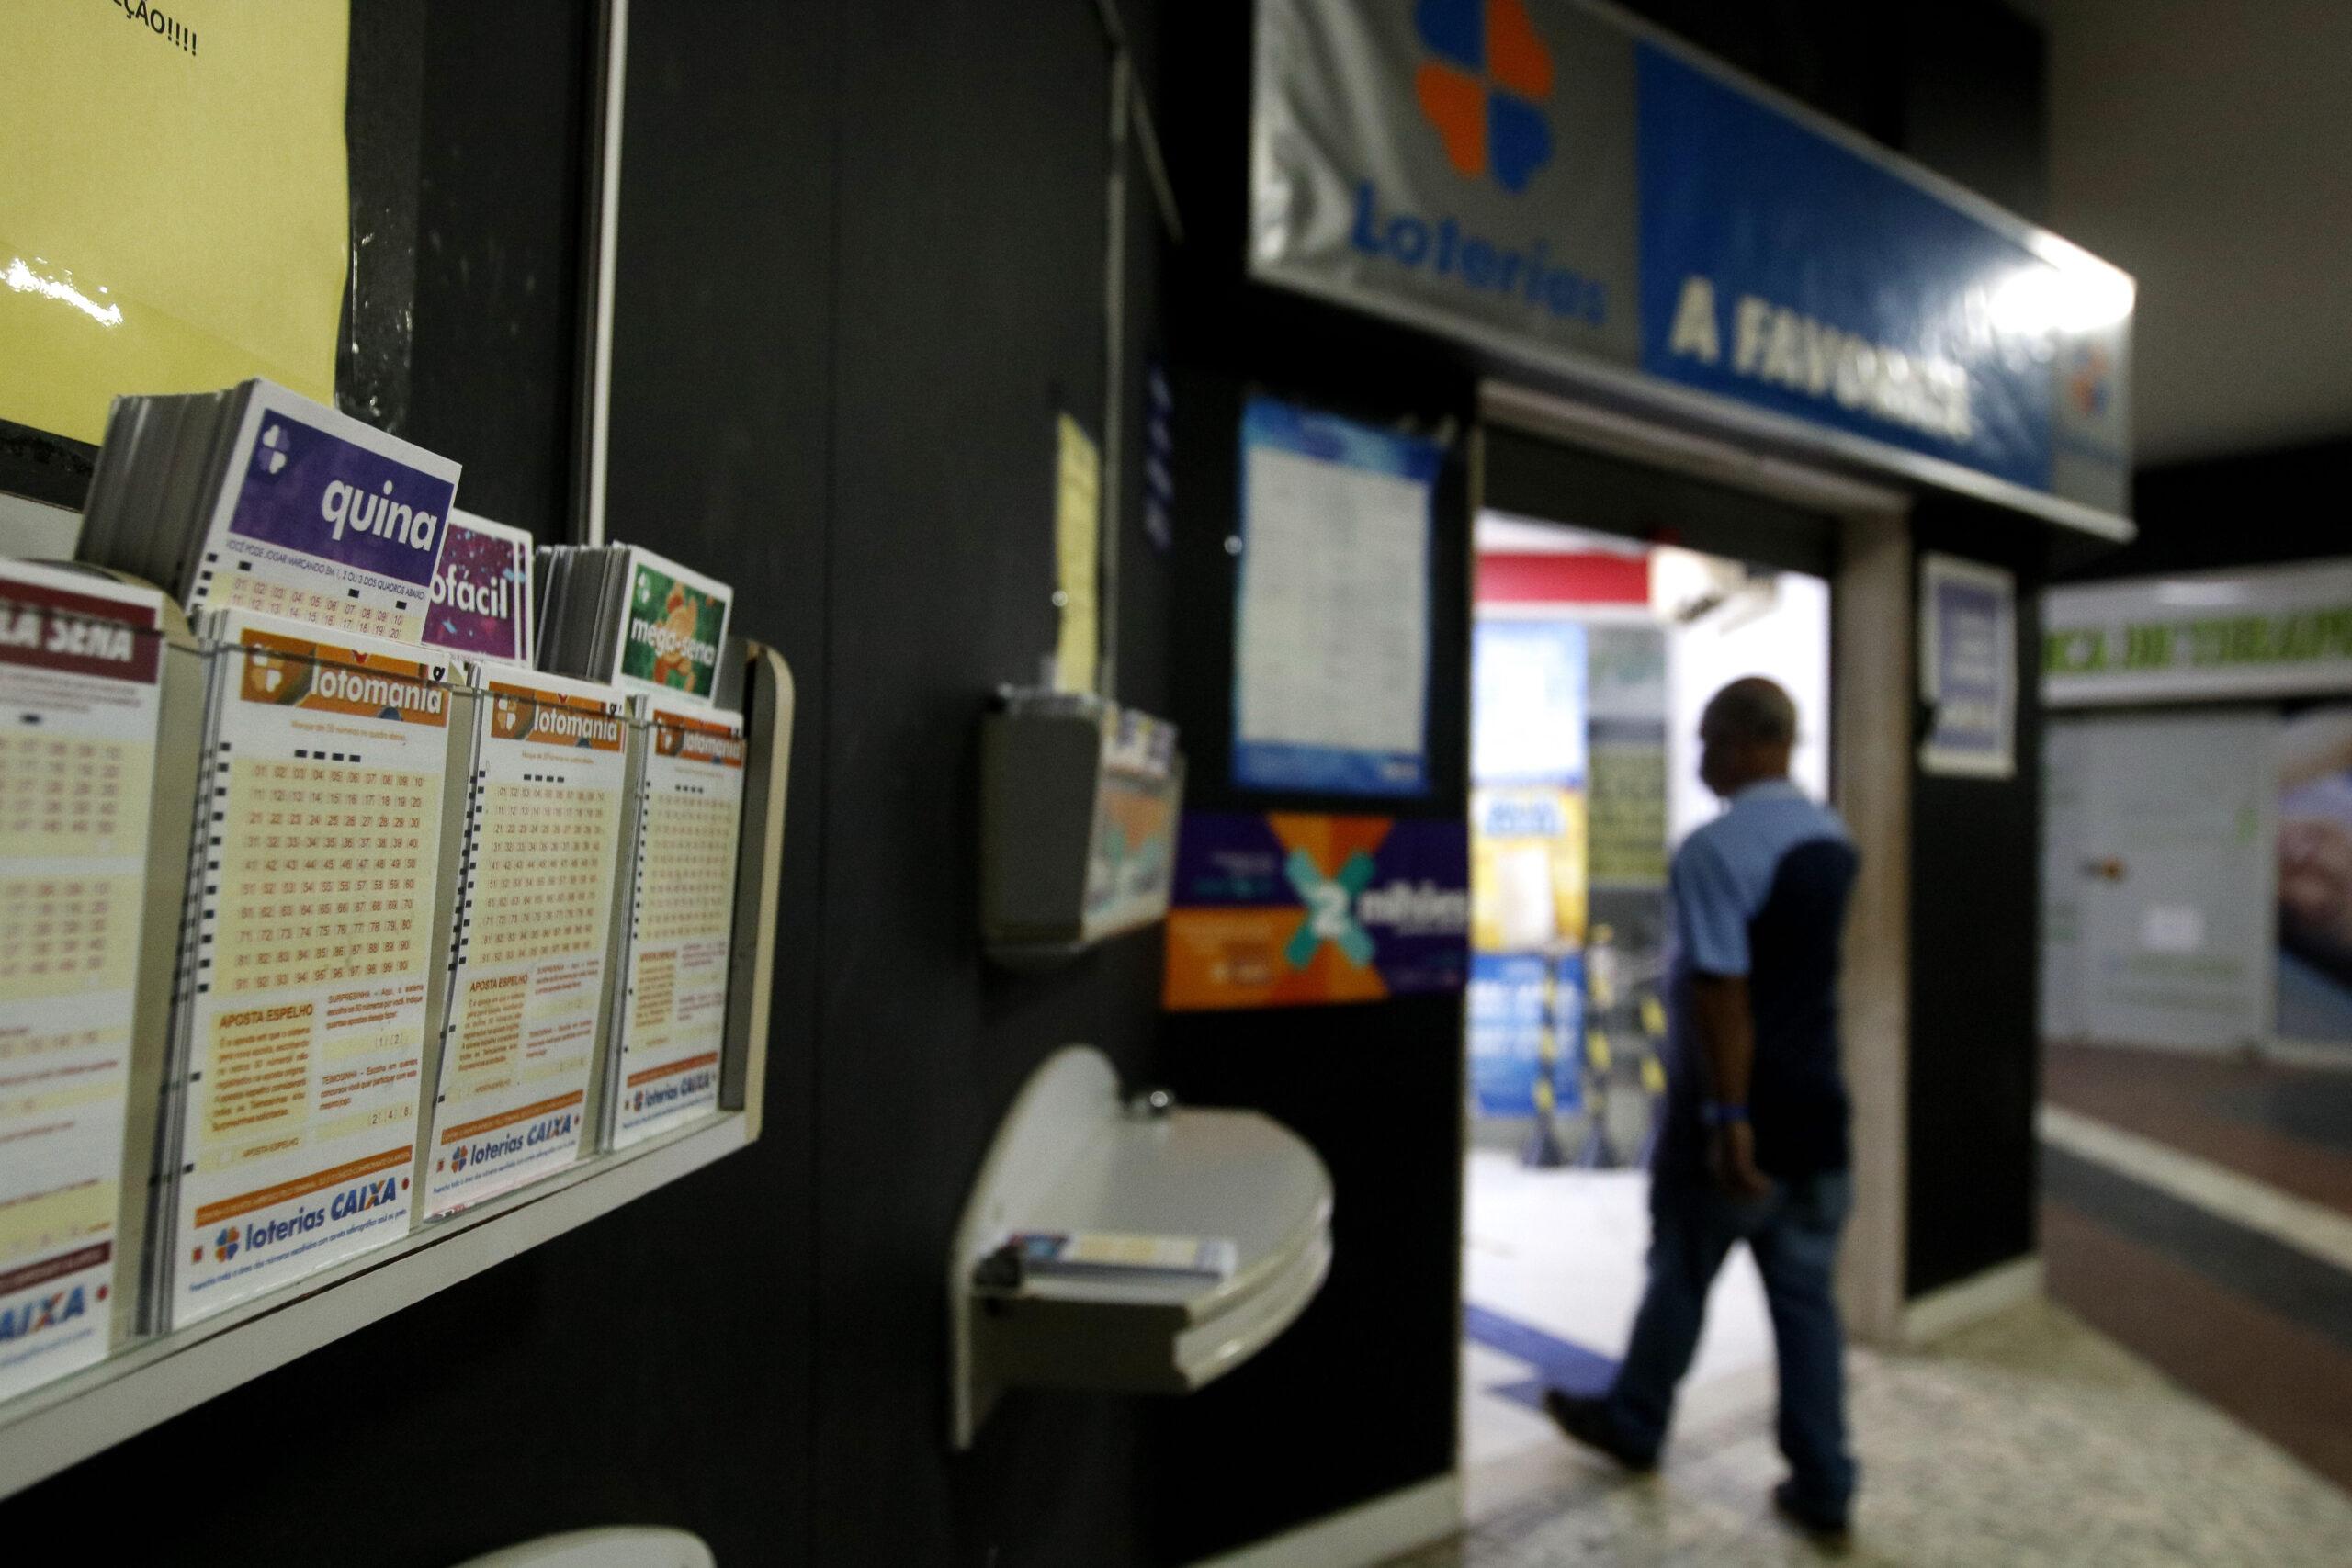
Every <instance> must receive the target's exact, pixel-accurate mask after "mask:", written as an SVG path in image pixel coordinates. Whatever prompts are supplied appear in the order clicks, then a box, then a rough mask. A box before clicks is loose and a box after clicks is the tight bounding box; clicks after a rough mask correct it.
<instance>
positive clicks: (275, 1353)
mask: <svg viewBox="0 0 2352 1568" xmlns="http://www.w3.org/2000/svg"><path fill="white" fill-rule="evenodd" d="M745 649H746V671H745V678H746V684H745V688H744V718H745V731H746V740H747V743H748V744H747V750H748V764H747V768H746V777H745V781H744V790H745V793H744V803H743V820H742V830H741V849H740V855H739V860H738V866H739V871H738V875H737V881H736V894H735V936H734V942H733V954H732V956H733V968H732V971H731V979H730V984H729V999H728V1010H727V1031H726V1036H725V1043H724V1048H723V1053H722V1059H721V1064H720V1078H719V1082H720V1089H719V1107H718V1111H715V1112H714V1113H712V1114H711V1115H709V1116H707V1117H704V1118H703V1119H702V1120H700V1121H698V1122H695V1123H693V1124H691V1125H688V1126H684V1127H681V1128H678V1129H676V1130H674V1131H673V1132H670V1133H668V1134H664V1135H662V1136H661V1137H658V1138H655V1139H653V1140H650V1141H649V1142H646V1143H643V1144H639V1145H636V1146H634V1147H631V1148H628V1149H626V1150H623V1151H621V1152H619V1153H605V1154H599V1155H596V1156H593V1157H591V1158H588V1159H586V1160H584V1161H583V1162H582V1163H581V1164H579V1165H577V1166H575V1167H573V1168H571V1169H569V1170H567V1171H564V1172H563V1173H561V1174H560V1175H557V1176H553V1177H550V1178H548V1179H544V1180H542V1181H539V1182H537V1183H535V1184H534V1185H531V1186H528V1187H525V1188H522V1189H519V1190H515V1191H513V1192H510V1193H507V1194H505V1195H503V1196H502V1197H499V1198H495V1199H492V1200H490V1201H485V1202H483V1203H481V1204H480V1205H479V1206H477V1207H475V1208H471V1209H469V1210H466V1211H464V1212H463V1213H459V1214H457V1215H454V1216H452V1217H450V1218H448V1219H446V1220H441V1221H437V1222H435V1223H433V1224H427V1225H424V1226H423V1227H421V1228H419V1229H417V1230H415V1231H414V1232H413V1233H412V1234H410V1235H406V1236H403V1237H402V1238H401V1239H400V1240H398V1241H395V1242H391V1243H389V1244H387V1245H385V1246H383V1247H378V1248H376V1249H374V1250H372V1251H368V1252H366V1253H363V1254H361V1255H360V1256H358V1257H356V1258H351V1259H349V1260H348V1261H346V1262H344V1263H342V1264H339V1265H337V1266H335V1267H333V1268H330V1269H324V1270H322V1271H321V1272H320V1273H317V1274H314V1275H311V1276H308V1277H306V1278H304V1279H301V1280H296V1281H294V1282H292V1283H289V1284H288V1285H286V1286H284V1287H282V1288H280V1289H277V1290H276V1291H273V1292H269V1293H268V1294H266V1295H263V1296H259V1297H256V1298H254V1300H251V1301H248V1302H243V1303H239V1304H238V1305H236V1306H234V1307H231V1308H229V1309H227V1310H224V1311H222V1312H220V1313H219V1314H216V1315H214V1316H210V1317H207V1318H203V1319H201V1320H199V1321H198V1322H196V1323H194V1324H193V1325H189V1326H187V1327H186V1328H182V1329H178V1330H176V1331H174V1332H171V1333H168V1334H164V1335H159V1336H155V1337H148V1338H144V1339H139V1340H135V1341H133V1342H131V1343H130V1344H129V1345H127V1346H124V1347H123V1348H120V1349H119V1351H118V1352H117V1353H116V1354H115V1355H113V1356H112V1357H110V1358H109V1359H107V1360H105V1361H102V1362H100V1363H99V1364H97V1365H96V1366H94V1367H91V1368H88V1369H87V1370H85V1371H81V1372H78V1373H75V1374H73V1375H70V1376H67V1377H64V1378H62V1379H60V1380H59V1381H57V1382H52V1383H49V1384H47V1385H45V1386H42V1387H40V1388H37V1389H34V1390H33V1391H31V1392H30V1393H25V1394H22V1395H20V1396H18V1397H17V1398H16V1399H13V1400H11V1401H8V1402H7V1403H6V1404H0V1497H5V1496H7V1495H13V1494H15V1493H17V1492H19V1491H21V1490H23V1489H24V1488H26V1487H28V1486H30V1485H32V1484H33V1483H36V1482H39V1481H40V1480H42V1479H44V1478H46V1477H48V1476H50V1475H52V1474H55V1473H56V1472H59V1471H62V1470H64V1469H66V1468H67V1467H69V1466H71V1465H73V1464H74V1463H76V1462H78V1461H81V1460H84V1459H86V1458H88V1457H89V1456H90V1455H92V1454H95V1453H97V1452H99V1451H100V1450H104V1449H107V1448H108V1447H111V1446H112V1445H114V1444H116V1443H119V1442H121V1441H123V1440H124V1439H126V1438H130V1437H132V1436H135V1435H136V1434H138V1433H140V1432H141V1431H144V1430H146V1429H147V1428H149V1427H154V1426H157V1425H160V1424H161V1423H163V1422H164V1421H166V1420H169V1419H170V1418H171V1417H172V1416H176V1415H178V1414H180V1413H181V1412H182V1411H184V1410H187V1409H190V1408H192V1407H193V1406H195V1405H198V1404H202V1403H204V1402H205V1401H206V1400H208V1399H210V1398H212V1397H213V1396H214V1395H216V1394H220V1393H226V1392H228V1391H229V1390H230V1389H232V1388H235V1387H237V1386H239V1385H240V1384H242V1383H244V1382H249V1381H251V1380H252V1379H254V1378H255V1377H258V1376H260V1375H261V1374H263V1373H264V1372H266V1371H270V1370H272V1369H273V1368H276V1367H279V1366H282V1365H284V1364H286V1363H287V1362H288V1361H291V1360H293V1359H296V1358H298V1357H300V1356H302V1355H304V1354H306V1353H308V1352H310V1351H311V1350H314V1349H317V1348H319V1347H321V1346H322V1345H325V1344H328V1343H330V1342H332V1341H334V1340H335V1339H338V1338H341V1337H343V1336H345V1335H346V1334H350V1333H352V1332H353V1331H355V1330H356V1329H359V1328H363V1327H365V1326H366V1325H368V1324H371V1323H374V1322H376V1321H378V1320H379V1319H381V1318H384V1317H388V1316H390V1315H391V1314H394V1313H396V1312H399V1311H400V1310H401V1308H403V1307H406V1306H408V1305H410V1304H412V1303H415V1302H418V1301H422V1300H423V1299H424V1298H425V1297H427V1296H429V1295H432V1294H433V1293H435V1292H437V1291H442V1290H446V1289H447V1288H448V1287H449V1286H451V1285H454V1284H457V1283H458V1282H459V1281H460V1280H465V1279H468V1278H469V1277H471V1276H472V1275H475V1274H478V1273H481V1271H482V1270H484V1269H489V1268H492V1267H493V1266H494V1265H496V1264H498V1263H501V1262H503V1261H504V1260H505V1259H507V1258H512V1257H515V1255H516V1254H518V1253H520V1252H523V1251H525V1250H526V1249H527V1248H529V1247H536V1246H537V1245H538V1244H539V1243H541V1242H544V1241H547V1240H548V1239H550V1238H551V1237H554V1236H557V1235H561V1234H562V1233H564V1232H565V1231H568V1230H571V1229H572V1228H574V1227H576V1226H579V1225H582V1224H586V1223H588V1222H589V1221H590V1220H593V1219H594V1218H596V1217H597V1216H598V1215H600V1214H605V1213H610V1212H611V1211H613V1210H614V1209H616V1208H618V1207H620V1206H621V1205H622V1204H624V1203H626V1202H628V1201H630V1200H631V1199H634V1198H637V1197H639V1196H642V1195H643V1194H644V1193H647V1192H650V1191H651V1190H654V1189H655V1188H657V1187H661V1186H663V1185H665V1184H667V1183H669V1182H672V1181H674V1180H676V1179H679V1178H680V1177H682V1176H684V1175H686V1174H688V1173H689V1172H691V1171H694V1170H696V1169H698V1168H701V1167H703V1166H706V1165H708V1164H711V1163H712V1162H714V1161H716V1160H718V1159H720V1158H722V1157H723V1156H727V1155H729V1154H732V1153H734V1152H735V1151H736V1150H738V1149H741V1148H743V1147H744V1146H746V1145H749V1144H751V1143H752V1141H753V1140H755V1139H756V1138H758V1136H759V1135H760V1094H761V1089H762V1087H763V1083H764V1081H765V1067H766V1055H767V1034H768V993H769V989H770V986H769V981H770V968H771V964H772V955H773V953H774V952H775V937H776V930H775V925H776V910H777V895H778V886H779V880H780V875H781V865H782V854H783V846H784V821H785V800H786V784H787V782H788V759H789V754H790V749H791V736H792V718H793V682H792V674H791V671H790V670H789V669H788V668H787V667H786V664H785V662H784V660H783V658H782V657H781V656H780V655H778V654H777V653H776V652H775V650H774V649H768V648H765V647H763V646H761V645H759V644H756V643H752V644H748V645H745Z"/></svg>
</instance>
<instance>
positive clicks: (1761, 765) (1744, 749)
mask: <svg viewBox="0 0 2352 1568" xmlns="http://www.w3.org/2000/svg"><path fill="white" fill-rule="evenodd" d="M1796 739H1797V705H1796V704H1795V703H1794V702H1792V701H1791V700H1790V698H1789V694H1788V693H1787V692H1785V691H1783V690H1781V686H1780V684H1779V683H1778V682H1772V681H1768V680H1766V679H1765V678H1764V677H1763V676H1761V675H1750V676H1748V677H1747V678H1746V679H1744V680H1739V681H1734V682H1732V683H1731V684H1730V685H1728V686H1725V687H1724V689H1723V690H1722V691H1720V692H1717V693H1716V694H1714V696H1713V698H1711V699H1710V700H1709V701H1708V703H1707V708H1706V711H1705V712H1704V713H1702V714H1701V715H1700V716H1699V747H1700V752H1699V777H1700V779H1701V781H1702V782H1703V783H1704V784H1706V786H1707V787H1708V788H1709V789H1711V790H1713V791H1714V792H1715V793H1716V794H1717V795H1722V796H1724V798H1725V799H1729V798H1730V797H1731V796H1732V795H1737V794H1738V793H1739V792H1740V791H1741V790H1743V789H1746V788H1747V786H1748V785H1749V784H1760V783H1762V782H1764V781H1765V780H1767V779H1784V778H1786V777H1788V776H1789V751H1790V750H1791V748H1792V747H1793V746H1795V745H1796Z"/></svg>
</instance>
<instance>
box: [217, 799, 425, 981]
mask: <svg viewBox="0 0 2352 1568" xmlns="http://www.w3.org/2000/svg"><path fill="white" fill-rule="evenodd" d="M433 783H434V781H433V780H432V778H431V777H430V776H429V775H427V774H424V773H406V772H402V771H401V770H399V769H395V768H376V767H366V766H361V765H356V764H349V763H328V762H302V761H293V762H278V761H268V762H262V761H253V760H252V759H250V758H247V759H240V760H239V761H237V762H236V764H235V766H234V770H233V772H232V774H231V780H230V795H229V811H228V813H227V816H228V823H227V831H226V834H225V838H226V842H225V843H224V844H223V845H222V847H221V851H220V860H221V864H220V884H219V886H220V898H219V904H218V911H219V913H218V918H219V931H218V933H217V934H218V937H219V941H218V943H217V951H216V953H215V956H214V960H213V962H214V965H215V968H214V972H213V980H212V984H213V988H214V990H216V991H225V992H228V993H230V994H231V995H235V994H238V993H243V992H250V991H266V990H276V989H282V988H285V987H295V986H318V985H333V984H337V983H340V982H344V981H352V980H371V979H386V978H390V977H392V976H401V975H406V974H410V973H413V972H414V971H416V970H418V969H421V968H422V967H423V965H424V941H425V928H426V926H427V924H428V917H429V914H430V911H429V910H428V908H426V900H425V898H424V893H425V890H426V889H427V888H428V887H429V886H431V881H432V874H433V873H432V842H431V839H432V833H431V824H432V821H433V818H432V813H433V812H434V811H435V809H436V806H437V803H436V801H435V789H434V787H433Z"/></svg>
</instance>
